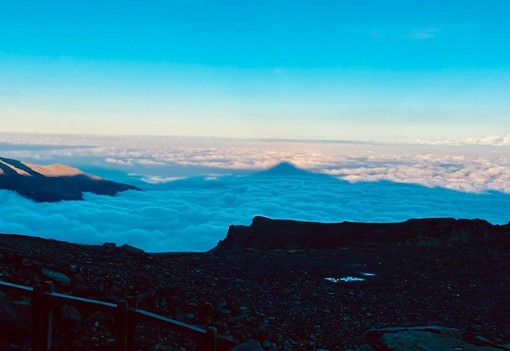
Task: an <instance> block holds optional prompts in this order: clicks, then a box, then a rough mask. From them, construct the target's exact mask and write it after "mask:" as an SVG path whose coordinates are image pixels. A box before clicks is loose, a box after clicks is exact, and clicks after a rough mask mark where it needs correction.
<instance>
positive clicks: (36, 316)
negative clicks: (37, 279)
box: [31, 284, 44, 351]
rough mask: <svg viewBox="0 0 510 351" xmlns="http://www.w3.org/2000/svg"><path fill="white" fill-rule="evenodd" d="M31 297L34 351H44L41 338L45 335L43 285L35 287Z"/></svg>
mask: <svg viewBox="0 0 510 351" xmlns="http://www.w3.org/2000/svg"><path fill="white" fill-rule="evenodd" d="M33 289H34V290H33V291H32V296H31V300H32V301H31V304H32V350H33V351H43V350H44V349H43V343H42V342H41V336H42V335H43V325H42V322H43V318H42V316H43V309H44V304H43V296H44V290H43V286H42V285H41V284H37V285H34V287H33Z"/></svg>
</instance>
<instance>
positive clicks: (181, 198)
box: [0, 134, 510, 252]
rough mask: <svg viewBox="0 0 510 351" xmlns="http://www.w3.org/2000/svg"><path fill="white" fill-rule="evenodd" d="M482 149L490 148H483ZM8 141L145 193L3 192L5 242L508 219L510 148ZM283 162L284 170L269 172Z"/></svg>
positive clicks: (164, 240)
mask: <svg viewBox="0 0 510 351" xmlns="http://www.w3.org/2000/svg"><path fill="white" fill-rule="evenodd" d="M480 140H482V139H480ZM483 140H484V143H479V142H473V141H471V142H470V141H466V142H462V143H424V142H420V143H412V144H396V143H391V142H385V143H371V142H318V141H308V142H303V141H292V140H279V141H274V140H240V139H239V140H236V139H228V140H226V139H203V138H201V139H198V138H183V137H97V136H96V137H92V136H58V135H57V136H56V135H28V134H0V155H1V156H4V157H11V158H15V159H19V160H23V161H29V162H35V163H41V164H48V163H53V162H61V163H66V164H69V165H72V166H75V167H79V168H81V169H84V170H86V171H88V172H90V173H94V174H97V175H100V176H104V177H107V178H109V179H112V180H116V181H123V182H128V183H131V184H134V185H137V186H139V187H140V188H142V189H143V191H142V192H137V191H127V192H124V193H121V194H119V195H118V196H116V197H107V196H97V195H93V194H86V195H85V198H86V201H69V202H60V203H42V204H41V203H35V202H32V201H30V200H27V199H24V198H22V197H20V196H18V195H17V194H15V193H12V192H8V191H0V203H1V204H2V205H1V208H2V211H1V214H0V232H1V233H22V234H29V235H36V236H42V237H47V238H54V239H59V240H67V241H71V242H78V243H91V244H101V243H103V242H116V243H118V244H123V243H128V244H130V245H134V246H137V247H141V248H143V249H144V250H147V251H150V252H155V251H158V252H163V251H205V250H208V249H211V248H212V247H214V246H215V245H216V244H217V242H218V241H219V240H221V239H223V238H224V237H225V235H226V233H227V230H228V226H229V225H231V224H249V223H250V222H251V219H252V218H253V217H254V216H256V215H263V216H268V217H272V218H291V219H298V220H311V221H322V222H339V221H344V220H348V221H360V222H393V221H404V220H407V219H409V218H423V217H454V218H483V219H486V220H488V221H490V222H491V223H495V224H504V223H507V222H508V221H509V220H510V215H509V214H508V210H507V209H508V208H510V156H509V155H510V153H509V152H508V151H510V146H509V145H506V144H504V143H502V142H501V140H505V139H504V138H500V139H496V138H494V139H493V140H495V141H497V143H493V144H490V145H487V143H486V141H487V140H488V139H487V138H485V139H483ZM282 161H287V162H291V163H292V164H294V165H296V166H297V167H299V168H301V169H306V170H307V172H300V171H299V170H294V169H292V168H289V167H288V168H286V169H285V171H284V172H265V171H264V170H266V169H268V168H271V167H273V166H274V165H275V164H278V163H280V162H282Z"/></svg>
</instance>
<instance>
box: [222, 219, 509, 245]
mask: <svg viewBox="0 0 510 351" xmlns="http://www.w3.org/2000/svg"><path fill="white" fill-rule="evenodd" d="M477 240H485V241H487V240H496V241H501V244H503V242H506V245H508V243H509V240H510V224H507V225H503V226H500V225H492V224H490V223H489V222H487V221H484V220H479V219H474V220H468V219H459V220H456V219H453V218H426V219H411V220H408V221H405V222H401V223H354V222H342V223H315V222H301V221H292V220H275V219H270V218H265V217H260V216H257V217H255V218H253V221H252V224H251V225H250V226H243V225H233V226H230V228H229V230H228V234H227V237H226V238H225V240H222V241H220V243H219V244H218V246H217V247H215V248H214V249H213V251H214V252H218V251H222V250H242V249H247V248H253V249H258V250H304V249H338V248H342V247H349V246H367V245H419V246H431V245H447V244H450V245H451V244H455V243H460V242H466V241H477Z"/></svg>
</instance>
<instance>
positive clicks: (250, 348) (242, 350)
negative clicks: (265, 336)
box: [230, 339, 264, 351]
mask: <svg viewBox="0 0 510 351" xmlns="http://www.w3.org/2000/svg"><path fill="white" fill-rule="evenodd" d="M230 351H264V349H263V348H262V345H261V344H260V342H258V341H257V340H253V339H251V340H248V341H245V342H243V343H241V344H239V345H237V346H235V347H234V348H231V349H230Z"/></svg>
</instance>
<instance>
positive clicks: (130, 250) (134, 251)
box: [121, 244, 145, 255]
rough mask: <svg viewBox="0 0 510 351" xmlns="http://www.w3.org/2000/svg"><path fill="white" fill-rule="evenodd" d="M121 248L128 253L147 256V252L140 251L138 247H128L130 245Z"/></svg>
mask: <svg viewBox="0 0 510 351" xmlns="http://www.w3.org/2000/svg"><path fill="white" fill-rule="evenodd" d="M121 248H122V249H124V250H126V251H129V252H132V253H134V254H139V255H140V254H142V255H145V251H143V250H142V249H139V248H137V247H134V246H131V245H128V244H124V245H122V246H121Z"/></svg>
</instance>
